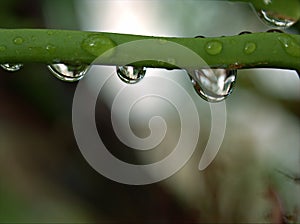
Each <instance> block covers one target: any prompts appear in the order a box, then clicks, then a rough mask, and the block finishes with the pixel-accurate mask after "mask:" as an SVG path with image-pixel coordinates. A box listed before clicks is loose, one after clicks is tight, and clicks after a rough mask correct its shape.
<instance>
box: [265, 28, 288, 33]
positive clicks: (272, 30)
mask: <svg viewBox="0 0 300 224" xmlns="http://www.w3.org/2000/svg"><path fill="white" fill-rule="evenodd" d="M267 32H268V33H284V32H283V31H282V30H278V29H270V30H267Z"/></svg>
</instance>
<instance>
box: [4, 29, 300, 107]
mask: <svg viewBox="0 0 300 224" xmlns="http://www.w3.org/2000/svg"><path fill="white" fill-rule="evenodd" d="M267 32H282V31H281V30H275V29H272V30H269V31H267ZM249 33H251V32H248V31H245V32H241V33H240V35H244V34H249ZM196 38H205V37H204V36H197V37H196ZM103 41H104V42H105V43H103ZM279 41H280V42H281V43H282V46H283V48H284V49H285V51H286V52H287V53H289V54H291V55H294V56H297V57H298V56H299V57H300V55H295V54H297V52H298V51H297V49H296V51H295V50H294V49H295V46H294V45H295V44H293V43H292V41H291V40H290V39H289V38H284V37H280V39H279ZM22 42H23V40H22V38H21V37H17V38H15V39H14V43H15V44H17V45H20V44H22ZM110 42H111V40H110V39H109V38H106V39H105V38H104V39H103V38H102V39H98V38H97V36H94V37H92V38H90V39H88V42H85V43H84V45H85V46H84V47H85V48H86V49H87V50H89V52H90V53H92V54H94V55H95V56H96V55H99V52H98V49H101V47H102V46H103V45H107V46H108V47H110V46H109V45H110V44H111V43H110ZM222 48H223V44H222V43H221V42H220V41H218V40H213V41H210V42H208V43H207V44H206V46H205V50H206V52H207V53H208V54H209V55H212V56H213V55H218V54H220V53H221V51H222ZM298 48H299V46H298ZM47 49H48V48H47ZM0 50H1V46H0ZM50 50H51V49H50ZM255 50H256V44H255V43H254V42H247V43H245V45H244V49H243V51H244V53H245V54H252V53H253V52H255ZM298 54H299V52H298ZM170 63H171V64H172V62H170ZM1 67H2V68H3V69H5V70H7V71H11V72H13V71H18V70H20V69H21V68H22V67H23V64H20V63H18V64H11V63H5V64H1ZM47 67H48V69H49V70H50V71H51V73H52V74H53V75H54V76H55V77H57V78H58V79H60V80H63V81H68V82H74V81H79V80H80V79H82V78H83V77H84V75H85V74H86V73H87V72H88V70H89V68H90V65H86V64H78V65H70V64H64V63H55V64H51V65H48V66H47ZM116 73H117V75H118V76H119V78H120V79H121V80H122V81H124V82H125V83H129V84H134V83H137V82H139V81H140V80H142V79H143V77H144V76H145V73H146V68H145V67H133V66H117V67H116ZM188 74H189V76H190V79H191V82H192V84H193V86H194V89H195V90H196V92H197V93H198V94H199V95H200V96H201V97H202V98H203V99H205V100H207V101H210V102H219V101H221V100H224V99H225V98H226V97H227V96H228V95H229V94H230V93H231V92H232V89H233V87H234V84H235V81H236V75H237V70H236V69H222V68H218V69H210V68H202V69H195V70H193V71H188Z"/></svg>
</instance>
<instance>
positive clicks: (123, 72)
mask: <svg viewBox="0 0 300 224" xmlns="http://www.w3.org/2000/svg"><path fill="white" fill-rule="evenodd" d="M117 74H118V76H119V77H120V79H121V80H122V81H123V82H126V83H130V84H134V83H137V82H139V81H141V80H142V79H143V78H144V76H145V74H146V68H145V67H133V66H117Z"/></svg>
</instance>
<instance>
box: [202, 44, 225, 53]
mask: <svg viewBox="0 0 300 224" xmlns="http://www.w3.org/2000/svg"><path fill="white" fill-rule="evenodd" d="M222 48H223V45H222V43H221V42H220V41H210V42H208V43H207V44H206V47H205V50H206V52H207V53H208V54H210V55H217V54H219V53H221V51H222Z"/></svg>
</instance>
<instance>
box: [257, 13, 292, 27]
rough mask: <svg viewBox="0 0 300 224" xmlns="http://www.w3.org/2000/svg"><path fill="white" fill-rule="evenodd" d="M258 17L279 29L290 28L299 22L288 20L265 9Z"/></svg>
mask: <svg viewBox="0 0 300 224" xmlns="http://www.w3.org/2000/svg"><path fill="white" fill-rule="evenodd" d="M258 15H259V17H260V18H261V19H262V20H263V21H264V22H265V23H266V24H267V25H269V26H274V27H278V28H288V27H290V26H292V25H294V24H295V23H296V22H297V20H295V19H293V18H287V17H286V16H284V15H280V14H278V13H275V12H271V11H266V10H263V9H261V10H260V11H258Z"/></svg>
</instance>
